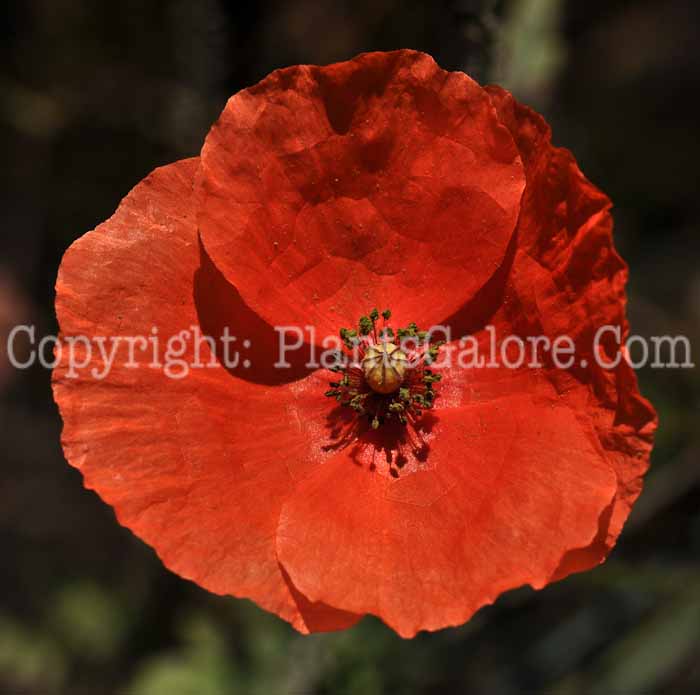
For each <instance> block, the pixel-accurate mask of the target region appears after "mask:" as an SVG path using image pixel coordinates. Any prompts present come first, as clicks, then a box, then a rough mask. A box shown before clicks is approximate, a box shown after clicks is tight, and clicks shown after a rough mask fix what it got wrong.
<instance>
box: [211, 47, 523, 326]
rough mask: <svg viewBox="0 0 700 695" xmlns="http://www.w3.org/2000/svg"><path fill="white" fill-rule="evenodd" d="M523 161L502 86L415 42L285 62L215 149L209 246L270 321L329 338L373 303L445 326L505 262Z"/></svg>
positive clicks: (219, 128) (228, 118)
mask: <svg viewBox="0 0 700 695" xmlns="http://www.w3.org/2000/svg"><path fill="white" fill-rule="evenodd" d="M523 187H524V177H523V171H522V164H521V162H520V158H519V156H518V152H517V149H516V147H515V145H514V143H513V140H512V138H511V136H510V134H509V132H508V130H507V129H506V128H504V127H503V126H502V125H501V124H500V123H499V121H498V119H497V117H496V113H495V111H494V109H493V106H492V104H491V101H490V99H489V97H488V95H487V93H486V92H485V91H484V90H483V89H482V88H481V87H480V86H479V85H477V84H476V83H475V82H474V81H472V80H471V79H470V78H469V77H467V76H466V75H464V74H463V73H457V72H455V73H448V72H446V71H444V70H441V69H440V68H439V67H438V66H437V65H436V64H435V62H434V61H433V59H432V58H430V57H429V56H427V55H425V54H422V53H417V52H415V51H408V50H404V51H395V52H392V53H370V54H364V55H361V56H359V57H357V58H355V59H354V60H351V61H348V62H345V63H338V64H335V65H330V66H327V67H317V66H295V67H291V68H287V69H284V70H278V71H276V72H274V73H272V74H271V75H270V76H269V77H267V78H266V79H264V80H263V81H262V82H260V83H259V84H257V85H255V86H254V87H251V88H249V89H246V90H244V91H242V92H240V93H239V94H237V95H235V96H234V97H233V98H232V99H231V100H230V101H229V103H228V105H227V107H226V109H225V110H224V112H223V114H222V116H221V118H220V119H219V121H218V123H217V124H216V125H215V126H214V127H213V128H212V130H211V132H210V133H209V136H208V137H207V140H206V143H205V145H204V148H203V150H202V169H201V180H200V191H199V195H200V201H201V205H200V210H199V218H198V223H199V228H200V231H201V234H202V239H203V242H204V245H205V247H206V250H207V252H208V253H209V255H210V256H211V258H212V260H213V262H214V264H215V265H216V266H217V267H218V268H219V269H220V270H221V272H222V273H223V275H224V277H225V278H226V279H227V280H228V281H229V282H230V283H231V284H232V285H234V286H235V287H236V289H237V290H238V291H239V292H240V293H241V295H242V297H243V299H244V300H245V302H246V303H247V304H248V305H249V306H250V307H251V308H252V309H253V310H254V311H256V312H257V313H258V314H259V315H260V316H262V317H263V318H264V319H265V320H266V321H267V322H268V323H269V324H270V325H275V326H282V325H297V326H304V325H307V324H311V325H313V326H314V327H315V329H316V331H317V336H318V340H321V339H322V337H325V336H327V335H332V334H335V333H336V332H337V330H338V328H339V327H340V326H344V325H352V324H354V322H355V321H356V320H357V318H358V317H359V316H361V315H363V314H364V313H366V311H367V310H368V309H369V308H371V307H373V306H375V305H376V306H380V307H390V308H391V309H392V311H393V312H394V315H395V316H396V317H397V318H398V319H399V320H404V321H405V322H408V321H411V320H414V321H416V322H417V323H419V324H421V325H432V324H433V323H437V322H439V321H441V320H442V319H443V318H445V317H447V316H449V315H450V314H452V313H453V312H454V311H455V310H456V309H457V308H458V307H459V306H461V305H462V304H463V303H464V302H466V301H467V300H468V299H469V298H470V297H472V296H473V295H474V294H475V293H476V292H477V291H478V290H479V289H480V288H481V287H482V286H483V285H484V283H486V282H487V281H488V279H489V278H490V277H491V275H492V274H493V273H494V272H495V271H496V269H497V268H498V267H499V265H500V264H501V262H502V260H503V257H504V254H505V251H506V248H507V245H508V242H509V240H510V238H511V235H512V232H513V230H514V228H515V223H516V221H517V216H518V210H519V202H520V197H521V195H522V191H523Z"/></svg>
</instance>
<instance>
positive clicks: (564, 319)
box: [487, 87, 657, 578]
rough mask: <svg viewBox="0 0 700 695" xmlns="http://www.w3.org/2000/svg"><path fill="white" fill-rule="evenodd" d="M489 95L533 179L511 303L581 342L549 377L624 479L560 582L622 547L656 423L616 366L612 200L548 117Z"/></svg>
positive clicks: (620, 325) (542, 327)
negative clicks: (561, 141)
mask: <svg viewBox="0 0 700 695" xmlns="http://www.w3.org/2000/svg"><path fill="white" fill-rule="evenodd" d="M487 90H488V92H489V94H490V95H491V98H492V101H493V103H494V105H495V107H496V109H497V110H498V113H499V116H500V117H501V119H502V121H503V123H504V124H505V125H506V126H507V127H508V129H509V130H510V131H511V133H512V135H513V138H514V140H515V142H516V144H517V145H518V149H519V151H520V154H521V156H522V159H523V163H524V166H525V173H526V179H527V186H526V189H525V193H524V195H523V201H522V209H521V213H520V218H519V220H518V228H517V235H518V246H519V251H520V253H519V254H518V256H517V258H516V260H515V262H514V267H513V270H512V274H511V277H512V278H514V279H516V280H517V281H518V283H517V284H518V287H517V288H515V287H514V285H515V283H513V289H512V291H511V295H517V297H518V299H517V300H513V296H511V297H510V304H511V306H518V307H520V309H521V310H520V316H521V317H522V316H529V317H530V321H531V322H534V324H533V326H534V325H535V324H536V326H537V330H539V331H540V334H543V335H547V336H550V337H552V338H555V337H557V336H560V335H564V336H566V335H568V336H570V337H571V338H572V339H573V340H574V342H575V345H576V355H575V362H574V365H573V367H572V368H571V369H570V370H563V371H562V370H554V371H552V372H551V378H552V380H553V382H555V383H557V388H558V389H559V391H560V392H561V393H562V396H563V397H564V398H566V399H567V400H568V401H569V402H570V403H571V405H572V407H573V408H574V409H576V410H579V411H588V412H589V413H590V416H591V417H592V418H594V420H595V423H596V432H597V436H598V439H599V441H600V444H601V446H602V448H603V449H604V451H605V452H606V455H607V456H608V459H609V460H610V462H611V465H612V466H613V467H614V469H615V471H616V474H617V478H618V492H617V495H616V497H615V500H614V503H613V505H612V508H611V512H610V514H609V515H607V517H606V518H605V519H604V525H603V526H602V527H601V533H600V536H599V537H598V538H597V539H596V540H595V542H594V543H593V544H592V545H591V546H590V547H588V548H583V549H580V550H578V551H574V552H572V553H571V554H570V556H569V557H567V558H565V559H564V561H563V562H562V566H561V568H560V569H559V571H558V573H557V578H561V577H564V576H566V575H567V574H569V573H571V572H573V571H581V570H583V569H588V568H590V567H593V566H595V565H597V564H599V563H600V562H602V561H603V560H604V559H605V557H606V556H607V554H608V553H609V552H610V549H611V548H612V547H613V546H614V544H615V542H616V540H617V538H618V536H619V534H620V532H621V530H622V527H623V525H624V522H625V521H626V519H627V517H628V515H629V513H630V511H631V508H632V505H633V504H634V502H635V501H636V499H637V497H638V496H639V494H640V493H641V490H642V478H643V475H644V474H645V472H646V470H647V468H648V465H649V456H650V453H651V448H652V444H653V435H654V432H655V430H656V425H657V418H656V413H655V411H654V409H653V407H652V406H651V404H650V403H649V402H648V401H647V400H646V399H644V398H643V397H642V396H641V395H640V393H639V388H638V385H637V379H636V375H635V374H634V372H633V370H632V369H631V368H630V367H629V366H628V365H627V364H626V362H625V361H624V360H622V361H621V362H619V364H618V365H617V366H616V367H614V368H610V367H609V366H608V365H611V364H612V363H613V361H615V356H616V353H619V352H620V345H624V341H625V340H626V338H627V336H628V335H629V325H628V323H627V319H626V317H625V306H626V296H625V284H626V282H627V266H626V264H625V263H624V261H623V260H622V259H621V258H620V256H619V254H618V253H617V251H616V249H615V246H614V243H613V237H612V228H613V224H612V217H611V215H610V208H611V202H610V200H609V198H608V197H607V196H606V195H605V194H604V193H602V192H601V191H600V190H599V189H597V188H596V187H595V186H594V185H593V184H592V183H591V182H590V181H588V180H587V179H586V177H585V176H584V175H583V174H582V173H581V170H580V169H579V167H578V165H577V164H576V161H575V159H574V157H573V155H572V154H571V153H570V152H569V151H568V150H566V149H563V148H558V147H554V146H553V145H552V142H551V130H550V128H549V126H548V125H547V123H546V122H545V120H544V119H543V118H542V116H540V115H539V114H537V113H535V112H534V111H532V110H531V109H529V108H527V107H526V106H523V105H522V104H520V103H518V102H517V101H516V100H515V99H514V98H513V97H512V95H510V94H509V93H508V92H506V91H505V90H503V89H502V88H500V87H488V88H487ZM531 329H532V327H531ZM601 329H603V331H605V333H604V334H603V333H600V334H599V333H598V332H599V331H600V330H601ZM615 330H617V331H618V333H617V337H616V339H613V336H614V335H615V334H614V333H613V331H615ZM597 335H598V338H599V340H596V336H597Z"/></svg>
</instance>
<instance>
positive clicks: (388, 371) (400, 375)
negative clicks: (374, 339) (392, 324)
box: [362, 343, 408, 394]
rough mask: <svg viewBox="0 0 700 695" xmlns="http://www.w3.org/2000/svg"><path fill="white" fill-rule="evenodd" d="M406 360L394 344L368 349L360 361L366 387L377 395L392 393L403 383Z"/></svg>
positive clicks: (373, 346) (383, 344) (384, 344)
mask: <svg viewBox="0 0 700 695" xmlns="http://www.w3.org/2000/svg"><path fill="white" fill-rule="evenodd" d="M407 361H408V358H407V357H406V355H405V353H403V352H402V351H401V349H400V348H399V346H398V345H396V344H394V343H380V344H379V345H372V346H370V347H369V349H368V350H367V352H366V353H365V356H364V358H363V360H362V371H363V373H364V375H365V381H366V382H367V385H368V386H369V387H370V388H371V389H372V390H373V391H376V392H377V393H383V394H387V393H393V392H394V391H396V390H397V389H398V388H399V386H401V384H402V383H403V380H404V376H405V375H406V363H407Z"/></svg>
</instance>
